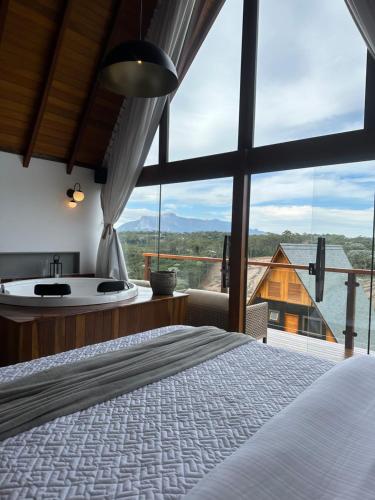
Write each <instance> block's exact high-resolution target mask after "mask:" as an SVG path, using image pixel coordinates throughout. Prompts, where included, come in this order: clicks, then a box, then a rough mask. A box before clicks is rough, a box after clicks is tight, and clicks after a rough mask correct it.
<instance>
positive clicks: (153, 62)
mask: <svg viewBox="0 0 375 500" xmlns="http://www.w3.org/2000/svg"><path fill="white" fill-rule="evenodd" d="M141 26H142V0H141V8H140V22H139V40H131V41H128V42H123V43H121V44H120V45H117V46H116V47H114V48H113V49H112V50H111V51H110V52H109V53H108V54H107V55H106V57H105V59H104V62H103V65H102V72H101V83H102V85H103V86H104V87H105V88H106V89H108V90H110V91H111V92H114V93H115V94H120V95H123V96H126V97H159V96H163V95H167V94H170V93H171V92H173V91H174V90H175V89H176V88H177V86H178V77H177V72H176V68H175V66H174V64H173V62H172V60H171V58H170V57H169V56H168V54H166V53H165V52H164V50H162V49H161V48H160V47H157V46H156V45H154V44H153V43H151V42H146V41H145V40H142V31H141Z"/></svg>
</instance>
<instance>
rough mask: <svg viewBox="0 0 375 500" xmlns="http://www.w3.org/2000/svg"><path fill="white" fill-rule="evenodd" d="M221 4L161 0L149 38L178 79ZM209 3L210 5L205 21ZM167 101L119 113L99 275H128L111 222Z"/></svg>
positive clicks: (109, 158) (134, 101)
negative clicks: (173, 67) (204, 11)
mask: <svg viewBox="0 0 375 500" xmlns="http://www.w3.org/2000/svg"><path fill="white" fill-rule="evenodd" d="M223 3H224V0H219V1H211V0H210V1H208V2H207V0H159V4H158V7H157V10H156V12H155V14H154V17H153V19H152V22H151V26H150V29H149V32H148V35H147V39H148V40H150V41H152V42H154V43H155V44H156V45H158V46H159V47H161V48H162V49H164V50H165V51H166V52H167V53H168V54H169V56H170V57H171V58H172V60H173V62H174V63H175V65H176V68H177V73H178V75H179V76H180V80H181V78H182V76H183V75H184V74H185V72H186V71H187V69H188V66H189V64H190V62H191V60H192V59H193V56H192V55H193V54H195V53H196V52H197V51H198V48H199V46H200V45H201V43H202V41H203V39H204V37H205V35H206V34H207V31H208V29H209V27H210V26H211V25H212V23H213V21H214V19H215V17H216V15H217V13H218V12H219V11H220V8H221V7H222V5H223ZM206 4H209V6H210V7H211V8H210V12H209V15H208V16H207V15H205V16H204V19H205V22H204V23H202V9H204V8H207V5H206ZM197 26H199V32H198V33H197ZM165 101H166V97H158V98H152V99H141V98H131V99H126V100H125V101H124V103H123V106H122V108H121V111H120V113H119V117H118V119H117V122H116V125H115V128H114V130H113V133H112V138H111V142H110V144H109V146H108V149H107V152H106V156H105V159H104V165H105V166H106V167H107V169H108V177H107V183H106V184H105V185H104V186H103V188H102V193H101V204H102V209H103V219H104V229H103V234H102V237H101V240H100V243H99V249H98V257H97V265H96V275H97V276H99V277H112V278H117V279H128V275H127V270H126V264H125V259H124V255H123V252H122V248H121V243H120V240H119V238H118V235H117V233H116V230H115V229H114V227H113V226H114V224H115V223H116V222H117V221H118V219H119V217H120V215H121V213H122V211H123V210H124V207H125V205H126V203H127V201H128V200H129V197H130V195H131V193H132V191H133V189H134V186H135V184H136V182H137V180H138V177H139V174H140V171H141V169H142V167H143V165H144V162H145V159H146V157H147V154H148V151H149V149H150V146H151V142H152V139H153V137H154V135H155V132H156V129H157V127H158V124H159V121H160V117H161V114H162V111H163V108H164V105H165Z"/></svg>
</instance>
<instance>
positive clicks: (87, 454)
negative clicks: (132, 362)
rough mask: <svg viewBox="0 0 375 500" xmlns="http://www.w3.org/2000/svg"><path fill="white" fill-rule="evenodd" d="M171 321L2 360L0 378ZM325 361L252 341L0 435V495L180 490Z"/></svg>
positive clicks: (173, 494) (136, 338) (127, 341)
mask: <svg viewBox="0 0 375 500" xmlns="http://www.w3.org/2000/svg"><path fill="white" fill-rule="evenodd" d="M176 328H179V327H176V326H174V327H167V328H161V329H157V330H152V331H149V332H144V333H140V334H137V335H133V336H129V337H123V338H121V339H117V340H114V341H110V342H105V343H101V344H96V345H93V346H88V347H84V348H81V349H76V350H74V351H69V352H65V353H62V354H58V355H56V356H50V357H47V358H42V359H38V360H35V361H31V362H29V363H23V364H19V365H15V366H11V367H6V368H1V369H0V381H1V382H5V381H9V380H13V379H14V378H16V377H20V376H24V375H27V374H30V373H35V372H37V371H39V370H43V369H46V368H50V367H52V366H57V365H59V364H64V363H69V362H73V361H77V360H79V359H84V358H87V357H89V356H92V355H93V354H98V353H102V352H108V351H110V350H115V349H119V348H124V347H126V346H131V345H135V344H137V343H139V342H142V341H144V340H147V339H151V338H154V337H156V336H158V335H162V334H164V333H166V332H169V331H172V330H175V329H176ZM180 328H182V327H180ZM331 367H332V363H331V362H329V361H323V360H320V359H317V358H314V357H311V356H308V355H304V354H299V353H293V352H289V351H285V350H283V349H276V348H272V347H269V346H266V345H264V344H260V343H258V342H249V343H248V344H245V345H243V346H241V347H238V348H236V349H233V350H231V351H228V352H226V353H224V354H221V355H219V356H217V357H216V358H214V359H211V360H209V361H206V362H204V363H202V364H200V365H197V366H195V367H192V368H189V369H187V370H185V371H183V372H180V373H179V374H177V375H173V376H172V377H169V378H166V379H164V380H161V381H159V382H156V383H153V384H150V385H148V386H145V387H142V388H140V389H137V390H135V391H133V392H131V393H128V394H125V395H123V396H120V397H118V398H115V399H112V400H110V401H107V402H105V403H100V404H98V405H95V406H92V407H91V408H89V409H87V410H83V411H79V412H76V413H74V414H71V415H68V416H65V417H59V418H57V419H55V420H53V421H51V422H49V423H47V424H44V425H42V426H40V427H36V428H34V429H32V430H30V431H27V432H24V433H22V434H18V435H17V436H15V437H12V438H8V439H6V440H5V441H3V442H1V443H0V498H1V499H8V498H9V499H26V498H27V499H31V498H33V499H34V498H36V499H47V498H48V499H59V500H60V499H86V498H98V499H101V498H106V499H111V498H126V499H128V498H139V499H144V500H148V499H176V498H181V497H183V496H184V494H185V493H187V492H188V491H189V490H190V489H191V488H192V487H193V486H194V485H195V484H196V483H197V482H198V481H199V480H200V479H201V478H202V477H203V476H204V475H205V474H206V473H207V472H209V471H210V470H212V469H213V468H214V467H215V466H216V465H217V464H219V463H220V462H222V461H223V460H224V459H225V458H226V457H228V456H229V455H231V454H232V453H233V452H234V451H235V450H236V449H237V448H239V446H241V444H243V443H244V442H245V441H246V440H247V439H248V438H249V437H251V436H252V435H253V434H254V433H255V432H256V431H257V430H258V429H259V428H260V427H261V426H262V425H263V424H264V423H265V422H266V421H267V420H269V419H270V418H271V417H272V416H273V415H275V414H276V413H278V412H279V411H280V410H281V409H282V408H284V407H285V406H287V405H288V404H289V403H290V402H291V401H293V400H294V399H295V398H296V397H297V396H298V394H300V393H301V392H302V391H303V390H304V389H305V388H306V387H308V386H309V385H310V384H311V383H312V382H313V381H314V380H315V379H317V378H318V377H319V376H320V375H321V374H323V373H324V372H326V371H327V370H328V369H329V368H331Z"/></svg>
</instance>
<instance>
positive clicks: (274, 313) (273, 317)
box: [268, 309, 280, 323]
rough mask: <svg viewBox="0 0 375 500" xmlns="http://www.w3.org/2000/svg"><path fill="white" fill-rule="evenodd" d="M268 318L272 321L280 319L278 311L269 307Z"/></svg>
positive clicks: (276, 321) (275, 321)
mask: <svg viewBox="0 0 375 500" xmlns="http://www.w3.org/2000/svg"><path fill="white" fill-rule="evenodd" d="M268 319H269V321H272V322H273V323H278V322H279V321H280V311H275V309H270V312H269V315H268Z"/></svg>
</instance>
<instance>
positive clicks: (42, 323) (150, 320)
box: [0, 287, 188, 366]
mask: <svg viewBox="0 0 375 500" xmlns="http://www.w3.org/2000/svg"><path fill="white" fill-rule="evenodd" d="M138 290H139V293H138V296H137V297H134V298H133V299H129V300H126V301H122V302H114V303H111V304H98V305H91V306H76V307H59V308H56V307H48V308H47V307H45V308H41V307H38V308H37V307H20V306H8V305H5V304H0V366H5V365H9V364H14V363H19V362H22V361H29V360H31V359H36V358H40V357H42V356H49V355H50V354H57V353H59V352H63V351H68V350H70V349H75V348H77V347H83V346H86V345H90V344H96V343H98V342H104V341H106V340H112V339H116V338H118V337H123V336H125V335H131V334H133V333H138V332H142V331H145V330H151V329H153V328H159V327H162V326H168V325H176V324H184V322H185V316H186V307H187V298H188V296H187V295H186V294H183V293H177V292H175V293H174V295H173V296H153V295H152V290H151V289H150V288H142V287H139V289H138Z"/></svg>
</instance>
